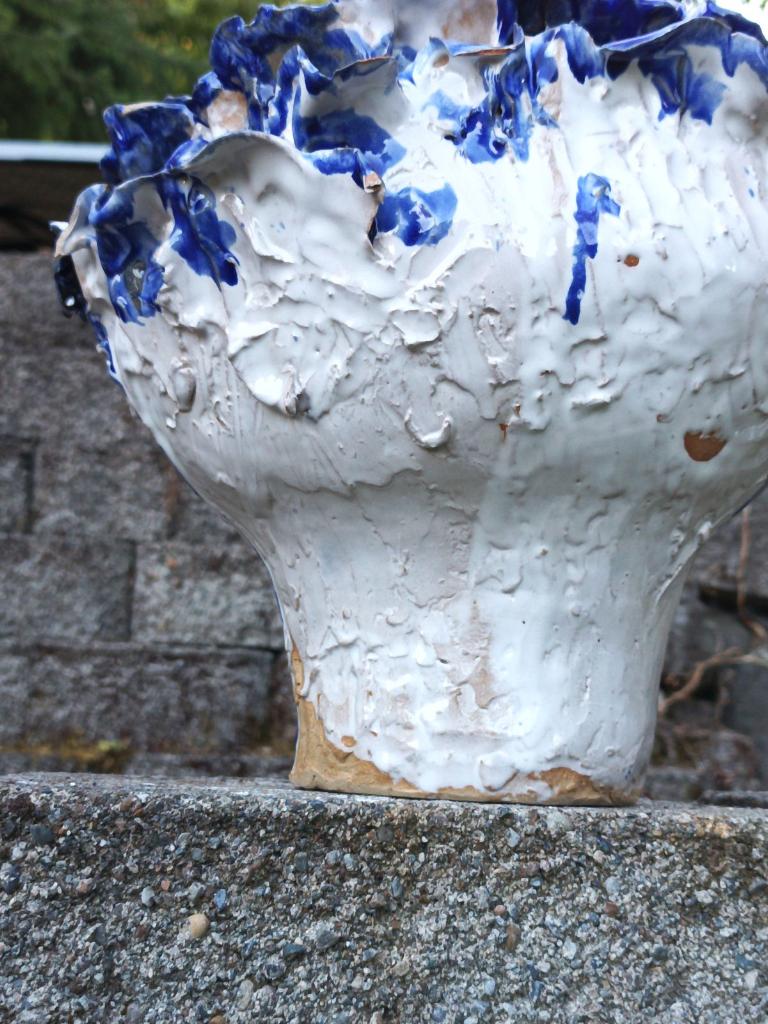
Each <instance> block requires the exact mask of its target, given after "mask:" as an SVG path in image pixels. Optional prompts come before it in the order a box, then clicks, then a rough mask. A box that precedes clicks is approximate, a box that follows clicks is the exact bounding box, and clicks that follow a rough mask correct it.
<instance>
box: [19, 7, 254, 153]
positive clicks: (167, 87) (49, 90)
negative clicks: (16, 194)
mask: <svg viewBox="0 0 768 1024" xmlns="http://www.w3.org/2000/svg"><path fill="white" fill-rule="evenodd" d="M256 6H257V0H246V2H245V3H243V0H108V2H107V3H105V2H104V0H59V2H57V3H45V2H40V0H0V69H2V71H0V137H4V138H26V139H58V140H67V141H69V140H73V141H103V140H104V139H105V132H104V126H103V124H102V121H101V112H102V110H103V109H104V108H105V107H107V106H109V105H110V104H111V103H118V102H119V103H133V102H137V101H140V100H147V99H157V98H160V97H163V96H166V95H169V94H181V95H183V94H185V93H188V92H189V90H190V88H191V86H192V84H193V83H194V81H195V79H196V78H197V76H198V75H200V74H202V73H203V72H204V71H206V70H207V68H208V59H207V58H208V45H209V42H210V38H211V33H212V31H213V29H214V27H215V26H216V25H217V24H218V23H219V22H220V21H221V20H222V19H223V18H226V17H229V16H230V15H232V14H238V13H239V14H242V15H243V17H246V18H249V17H252V16H253V12H254V10H255V7H256Z"/></svg>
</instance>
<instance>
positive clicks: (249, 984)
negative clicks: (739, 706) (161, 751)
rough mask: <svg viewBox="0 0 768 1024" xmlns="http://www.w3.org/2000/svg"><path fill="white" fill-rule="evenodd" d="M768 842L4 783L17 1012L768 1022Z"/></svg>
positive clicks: (0, 871)
mask: <svg viewBox="0 0 768 1024" xmlns="http://www.w3.org/2000/svg"><path fill="white" fill-rule="evenodd" d="M767 840H768V815H766V813H765V812H763V811H755V810H739V809H722V808H718V809H715V808H691V807H680V806H675V805H658V804H650V803H646V804H643V805H641V806H639V807H637V808H631V809H622V810H611V809H607V810H592V809H579V810H573V811H566V810H563V809H554V808H553V809H532V808H515V807H509V806H506V807H491V806H478V805H473V804H447V803H419V802H412V801H397V800H385V799H376V798H358V797H340V796H334V795H327V794H314V793H298V792H295V791H293V790H292V789H291V788H290V787H288V786H287V785H285V784H280V783H274V782H249V783H233V782H229V783H222V784H221V785H211V784H195V783H193V782H186V783H176V782H169V781H164V782H157V781H148V780H128V779H121V778H116V777H112V778H110V777H103V776H101V777H93V776H26V777H24V776H20V777H7V778H5V779H2V780H0V864H1V865H2V867H1V868H0V1008H3V1009H1V1010H0V1019H2V1020H3V1021H5V1020H8V1021H14V1022H15V1024H49V1022H50V1024H53V1022H56V1024H59V1022H61V1021H67V1020H68V1021H85V1022H89V1024H90V1022H94V1024H95V1022H107V1021H108V1022H110V1024H116V1022H122V1021H126V1022H131V1024H138V1022H142V1024H170V1022H176V1021H179V1022H181V1021H184V1022H201V1024H223V1022H226V1024H239V1022H246V1021H248V1022H253V1021H256V1022H261V1021H265V1022H266V1021H269V1022H273V1021H274V1022H296V1024H358V1022H361V1024H389V1022H402V1024H419V1022H422V1021H424V1022H436V1024H440V1022H443V1021H444V1022H447V1024H454V1022H463V1024H474V1022H481V1021H483V1022H484V1021H489V1022H505V1021H514V1022H517V1021H524V1022H547V1024H549V1022H560V1021H562V1022H567V1024H639V1022H646V1021H647V1022H654V1024H694V1022H696V1024H729V1022H737V1021H738V1022H746V1021H762V1020H766V1019H768V956H767V955H766V954H768V881H767V880H766V875H767V874H768V864H767V863H766V859H765V857H766V849H767V847H768V844H767ZM191 915H199V916H197V917H195V918H194V919H193V928H192V929H190V925H189V923H188V919H189V918H190V916H191ZM193 931H194V934H195V935H196V936H197V937H193V934H192V932H193ZM3 1014H5V1015H3Z"/></svg>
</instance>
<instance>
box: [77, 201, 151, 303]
mask: <svg viewBox="0 0 768 1024" xmlns="http://www.w3.org/2000/svg"><path fill="white" fill-rule="evenodd" d="M134 193H135V188H134V187H132V186H128V187H125V188H122V189H119V190H116V191H114V192H107V191H104V192H102V193H101V194H100V195H99V196H97V197H95V200H94V203H93V205H92V207H91V210H90V212H89V217H88V223H89V224H90V225H91V227H92V228H93V229H94V234H95V238H96V246H97V250H98V253H99V260H100V262H101V265H102V267H103V268H104V273H105V274H106V277H107V286H108V289H109V297H110V299H111V300H112V305H113V306H114V309H115V312H116V313H117V315H118V316H119V317H120V319H121V320H122V321H123V322H125V323H140V322H141V318H142V317H151V316H154V315H155V313H156V312H157V309H158V307H157V295H158V293H159V291H160V288H161V286H162V283H163V271H162V267H160V265H159V264H158V263H156V262H155V260H154V254H155V251H156V250H157V248H158V245H159V242H158V240H157V239H156V238H155V237H154V236H153V235H152V234H151V232H150V231H149V229H148V228H147V226H146V225H145V224H144V223H143V222H142V221H141V220H137V219H135V218H134Z"/></svg>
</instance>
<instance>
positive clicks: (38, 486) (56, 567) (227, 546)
mask: <svg viewBox="0 0 768 1024" xmlns="http://www.w3.org/2000/svg"><path fill="white" fill-rule="evenodd" d="M94 347H95V346H94V339H93V336H92V333H91V330H90V328H89V327H88V326H86V325H84V324H82V323H81V322H80V321H78V320H66V319H65V318H64V317H63V316H62V315H61V313H60V311H59V306H58V301H57V299H56V296H55V293H54V287H53V284H52V281H51V269H50V258H49V256H48V254H46V253H40V254H23V255H22V254H9V253H5V254H0V702H1V704H0V706H2V708H3V712H4V713H3V715H2V716H0V770H2V768H3V767H5V768H6V769H7V768H9V767H10V768H12V769H23V768H25V767H58V766H62V765H63V766H65V767H83V766H85V767H95V768H99V767H102V768H110V769H114V768H118V769H120V770H131V769H132V766H136V765H138V766H139V767H140V768H141V770H144V771H149V770H153V766H157V765H159V766H160V768H159V769H158V770H162V771H165V772H167V771H170V770H172V769H173V768H174V765H175V766H176V767H178V759H179V758H180V759H181V760H182V762H183V764H182V767H184V766H186V767H187V768H189V767H190V766H192V767H196V766H201V770H215V769H217V768H219V769H221V770H222V771H226V772H227V773H232V772H233V771H234V772H235V773H237V772H238V771H243V772H248V771H250V770H251V769H253V768H254V766H256V767H258V768H260V767H261V766H263V763H264V762H263V760H260V758H262V757H263V755H264V754H265V753H267V754H274V753H278V754H280V755H283V756H287V755H288V754H289V752H290V748H291V745H292V740H293V729H294V724H293V708H292V701H291V696H290V687H289V682H288V676H287V671H286V668H285V663H284V659H283V657H282V655H281V650H282V629H281V625H280V622H279V616H278V614H277V610H276V605H275V601H274V597H273V594H272V589H271V585H270V582H269V578H268V575H267V573H266V571H265V569H264V568H263V566H262V564H261V562H260V561H259V559H258V558H257V557H256V556H255V555H254V554H253V553H252V552H251V551H250V550H249V548H248V547H247V545H246V544H245V543H244V542H243V541H242V540H240V539H239V537H238V535H237V534H236V533H235V532H234V530H233V529H232V528H231V527H230V526H229V525H228V524H227V523H226V522H225V521H224V520H222V519H221V518H219V517H218V516H217V515H216V514H215V513H213V512H212V511H210V510H209V509H208V508H207V506H205V505H204V504H203V503H202V502H201V501H200V499H199V498H198V497H197V496H196V495H195V494H194V493H193V492H192V490H191V489H190V488H189V487H188V486H187V485H186V484H185V483H184V482H183V481H182V480H181V478H180V477H179V476H178V474H177V473H176V472H175V470H174V469H173V468H172V466H171V465H170V464H169V463H168V461H167V459H166V458H165V456H164V455H163V454H162V452H161V451H160V449H159V448H158V447H157V446H156V445H155V444H154V442H153V441H152V439H151V437H150V435H149V433H148V431H147V430H146V429H145V428H144V427H143V426H142V425H141V423H140V422H139V421H138V420H137V419H136V418H135V417H134V416H133V415H132V414H131V412H130V410H129V408H128V405H127V403H126V401H125V399H124V397H123V394H122V392H121V390H120V388H119V387H118V386H117V385H115V384H114V383H112V382H111V381H110V380H109V379H108V377H107V374H106V371H105V369H104V365H103V359H102V358H101V357H100V356H99V355H98V354H97V353H96V352H95V350H94ZM750 514H751V530H750V534H751V536H750V538H749V540H750V543H749V545H748V546H745V545H744V543H743V540H744V536H743V534H742V525H741V520H740V519H739V518H737V519H735V520H734V521H732V522H731V523H729V524H727V525H726V526H725V527H723V528H722V529H721V530H720V531H719V533H718V534H717V535H716V536H715V537H713V539H712V540H711V541H710V542H709V544H708V545H707V546H706V547H705V549H704V550H703V552H702V554H701V556H700V557H699V559H698V561H697V565H696V567H695V569H694V571H693V574H692V578H691V583H690V584H689V586H688V589H687V591H686V596H685V600H684V602H683V605H682V607H681V609H680V613H679V615H678V618H677V621H676V624H675V629H674V632H673V636H672V639H671V641H670V647H669V651H668V658H667V667H666V670H665V676H666V679H667V686H668V689H669V690H670V691H673V690H674V689H675V688H676V687H679V686H680V685H683V684H684V683H685V681H686V680H688V679H689V678H690V676H691V674H692V673H693V672H694V670H695V669H696V666H698V665H701V664H702V663H705V664H706V665H708V666H709V667H708V668H707V669H706V671H703V672H701V676H702V679H701V685H700V686H699V687H698V688H697V689H696V692H695V693H694V694H693V698H694V699H693V700H689V701H686V702H684V703H681V704H678V705H676V706H674V707H670V709H669V712H668V713H667V714H666V715H665V716H664V719H663V720H662V722H661V725H660V730H659V743H658V751H657V761H658V763H659V769H658V771H659V772H660V773H661V775H660V776H659V778H660V779H661V780H662V781H661V782H659V784H658V786H657V788H656V789H655V790H654V791H655V792H656V793H657V795H673V796H681V795H696V793H698V792H700V791H701V790H702V789H708V788H709V789H713V788H714V789H729V788H734V787H739V786H744V785H755V784H757V780H758V777H759V775H760V773H761V772H762V774H763V779H764V781H768V667H767V666H768V656H766V657H765V659H764V657H763V653H762V652H763V647H764V644H763V641H762V639H761V637H760V629H761V628H763V627H762V619H761V616H762V615H763V613H764V612H765V611H766V609H768V499H767V498H765V497H761V498H758V499H757V500H756V501H755V502H754V503H753V505H752V508H751V512H750ZM737 592H741V593H742V597H743V601H742V608H741V613H742V614H741V617H740V616H739V614H738V613H737V607H736V606H737ZM744 618H747V619H751V620H752V629H751V630H750V629H748V628H746V627H745V626H744V625H743V623H742V619H744ZM723 652H731V654H730V657H729V658H726V659H724V660H723V659H722V658H721V659H720V660H719V661H717V660H715V661H713V657H714V656H717V655H722V653H723ZM174 758H175V759H177V760H176V761H174ZM254 758H256V760H254ZM153 759H154V760H153ZM233 759H234V760H233ZM665 772H666V775H664V773H665ZM670 773H671V774H670ZM675 773H677V774H675ZM664 779H666V780H667V781H666V782H664V781H663V780H664ZM670 780H671V782H670ZM665 785H666V786H667V788H665ZM670 786H671V789H670V788H669V787H670Z"/></svg>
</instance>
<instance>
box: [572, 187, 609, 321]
mask: <svg viewBox="0 0 768 1024" xmlns="http://www.w3.org/2000/svg"><path fill="white" fill-rule="evenodd" d="M602 213H609V214H611V215H612V216H614V217H618V216H619V214H620V213H621V207H620V206H619V204H618V203H617V202H615V200H613V199H612V198H611V185H610V182H609V181H608V180H607V179H606V178H601V177H600V175H599V174H586V175H585V176H584V177H583V178H579V190H578V194H577V199H576V213H575V215H574V216H575V218H576V224H577V225H578V231H577V234H576V244H575V245H574V247H573V280H572V281H571V287H570V288H569V290H568V297H567V299H566V301H565V314H564V317H563V319H564V320H569V321H570V322H571V323H572V324H577V323H578V322H579V318H580V317H581V300H582V299H583V298H584V292H585V291H586V289H587V260H588V259H590V260H593V259H594V258H595V257H596V256H597V228H598V225H599V223H600V214H602Z"/></svg>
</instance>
